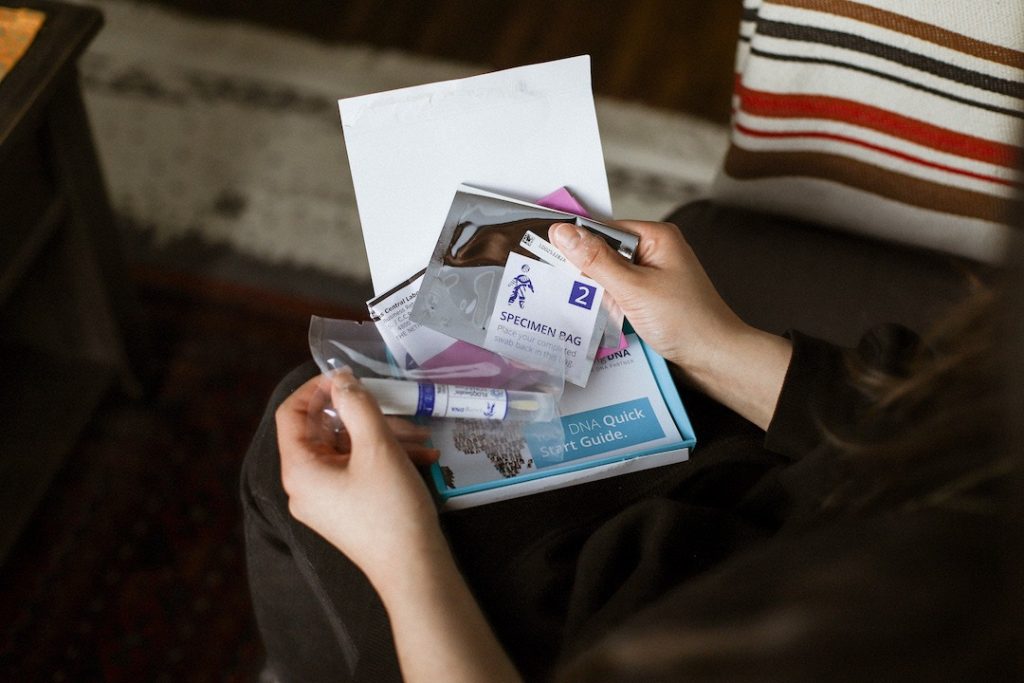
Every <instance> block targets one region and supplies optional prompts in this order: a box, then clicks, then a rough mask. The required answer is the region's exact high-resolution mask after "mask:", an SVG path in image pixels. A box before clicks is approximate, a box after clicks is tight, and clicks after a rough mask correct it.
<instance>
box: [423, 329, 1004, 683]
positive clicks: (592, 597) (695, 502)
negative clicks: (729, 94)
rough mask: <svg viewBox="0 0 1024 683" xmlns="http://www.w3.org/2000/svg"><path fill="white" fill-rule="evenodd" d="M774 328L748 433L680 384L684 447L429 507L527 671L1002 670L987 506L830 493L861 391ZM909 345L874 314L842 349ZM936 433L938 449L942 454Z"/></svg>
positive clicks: (888, 363) (778, 677)
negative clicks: (773, 400) (479, 504)
mask: <svg viewBox="0 0 1024 683" xmlns="http://www.w3.org/2000/svg"><path fill="white" fill-rule="evenodd" d="M790 337H791V338H792V340H793V345H794V354H793V360H792V362H791V364H790V368H789V371H788V373H787V376H786V379H785V383H784V386H783V389H782V393H781V396H780V399H779V404H778V407H777V409H776V412H775V416H774V418H773V420H772V423H771V425H770V426H769V429H768V431H767V433H765V432H763V431H761V430H759V429H757V428H756V427H754V426H753V425H751V424H750V423H749V422H747V421H745V420H743V419H742V418H740V417H739V416H737V415H736V414H734V413H732V412H731V411H728V410H727V409H725V408H723V407H721V406H719V405H717V404H714V403H713V402H711V401H710V400H708V399H707V398H705V397H703V396H701V395H700V394H697V393H694V392H684V402H685V404H686V406H687V409H688V411H689V412H690V416H691V419H692V422H693V424H694V427H695V429H696V431H697V438H698V446H697V448H696V449H695V451H694V453H693V454H692V458H691V460H690V462H688V463H682V464H679V465H675V466H670V467H665V468H660V469H656V470H652V471H649V472H640V473H636V474H632V475H626V476H622V477H617V478H613V479H610V480H605V481H600V482H593V483H591V484H586V485H582V486H577V487H572V488H567V489H562V490H559V491H554V492H549V493H545V494H539V495H536V496H530V497H526V498H521V499H517V500H512V501H506V502H503V503H499V504H494V505H489V506H485V507H483V508H478V509H475V510H468V511H463V512H455V513H448V514H446V515H444V516H443V518H442V519H443V524H444V526H445V530H446V532H447V533H448V535H449V538H450V540H451V542H452V546H453V548H454V549H455V551H456V555H457V556H458V558H459V560H460V562H461V565H462V568H463V571H464V573H465V575H466V578H467V580H468V581H469V582H470V585H471V586H472V588H473V589H474V591H475V593H476V595H477V597H478V599H479V600H480V602H481V604H482V606H483V608H484V610H485V612H486V613H487V615H488V617H489V618H490V620H491V622H492V624H493V625H494V627H495V631H496V632H497V634H498V637H499V639H500V640H501V641H502V643H503V644H504V645H505V647H506V648H507V650H508V651H509V653H510V655H511V656H512V657H513V660H514V661H515V662H516V663H517V664H518V665H519V666H520V668H521V670H522V671H523V673H524V675H526V676H527V678H528V679H530V680H538V679H544V678H547V677H549V676H550V675H551V670H552V667H554V666H555V665H556V662H561V663H562V665H563V666H564V664H565V663H566V662H572V663H573V664H572V665H571V666H570V669H569V670H570V671H574V672H575V673H577V674H580V678H579V680H644V681H646V680H680V679H683V680H698V681H718V680H721V681H740V680H742V681H747V680H751V681H762V680H763V681H793V680H808V681H811V680H814V681H821V680H837V679H839V680H872V679H873V680H908V679H909V680H969V679H973V680H985V679H986V678H987V680H1003V676H1005V675H1007V672H1008V668H1007V667H1010V666H1012V665H1013V664H1015V662H1013V661H1012V660H1013V658H1014V657H1015V655H1012V656H1011V655H1010V654H1008V653H1013V652H1015V650H1014V649H1013V648H1014V646H1015V645H1016V644H1017V643H1016V641H1017V640H1018V638H1019V634H1012V633H1008V632H1007V631H1006V629H1005V628H1004V626H1005V624H1006V623H1007V622H1006V620H1005V619H1002V618H1001V617H997V616H996V615H997V613H998V614H1001V612H999V610H1000V609H1001V608H1002V607H1005V606H1004V605H1000V602H999V601H1000V595H1001V588H1002V587H1004V586H1005V585H1008V584H1006V583H1004V582H1005V581H1007V578H1008V577H1006V576H1004V575H1003V572H1004V570H1005V562H1004V557H1003V555H1004V550H1003V545H1002V543H1004V542H1005V541H1006V540H1007V539H1006V537H1005V535H1006V534H1007V533H1009V532H1008V530H1007V528H1006V527H1005V526H1004V525H1003V522H1004V521H1005V520H1004V519H1003V518H1002V517H999V516H996V517H993V516H992V515H986V514H979V513H978V512H977V511H972V512H964V511H957V510H952V509H948V508H944V507H941V506H899V507H892V508H885V507H882V508H880V509H879V508H877V507H875V508H872V509H870V510H844V509H842V508H839V509H832V508H830V506H829V505H828V504H827V503H828V501H829V497H830V496H831V495H832V494H833V492H834V491H835V490H836V487H837V486H838V485H839V484H841V483H842V482H843V480H844V476H845V472H844V469H843V467H842V465H841V462H842V460H841V457H840V454H839V453H838V452H837V449H836V448H835V447H834V446H833V445H832V443H833V442H831V441H830V440H829V439H828V438H826V436H825V432H826V430H827V429H829V428H830V427H829V426H830V425H837V426H844V425H845V426H848V425H852V424H858V423H859V422H860V421H861V420H862V418H863V416H864V414H865V411H866V410H867V409H868V405H867V400H866V399H865V397H864V396H863V395H862V394H861V393H859V392H858V391H857V390H855V389H854V388H853V386H852V385H851V383H850V382H849V379H848V376H847V370H846V365H845V364H844V361H843V355H842V352H841V350H840V349H838V348H836V347H833V346H831V345H829V344H827V343H825V342H821V341H819V340H816V339H812V338H809V337H806V336H804V335H801V334H799V333H792V334H791V335H790ZM917 347H918V340H917V338H916V337H915V336H914V335H912V334H911V333H909V332H907V331H906V330H905V329H903V328H899V327H894V326H886V327H882V328H878V329H876V330H874V331H872V332H870V333H869V334H867V335H865V337H864V338H863V339H862V341H861V343H860V345H859V346H858V348H857V350H856V353H857V355H858V356H859V357H860V359H861V360H862V361H863V362H864V363H865V364H867V365H868V366H870V367H873V368H876V369H878V370H881V371H883V372H885V373H888V374H897V375H900V374H903V373H905V372H906V371H907V364H908V361H909V359H910V358H911V357H912V356H913V355H914V353H915V352H916V351H917ZM877 428H879V425H876V429H877ZM880 428H881V429H882V430H883V431H884V430H885V429H898V425H881V426H880ZM949 448H950V450H949V452H948V453H945V454H936V455H937V459H941V458H942V457H950V456H954V457H955V450H956V448H957V446H956V445H955V444H950V446H949ZM879 466H882V464H881V463H880V465H879ZM538 530H543V531H541V532H538ZM612 652H614V653H625V654H622V657H625V659H615V658H612V659H611V660H609V659H608V658H607V655H608V653H612ZM579 657H582V659H578V658H579ZM976 676H981V678H974V677H976ZM659 677H660V678H659ZM1007 680H1011V679H1007Z"/></svg>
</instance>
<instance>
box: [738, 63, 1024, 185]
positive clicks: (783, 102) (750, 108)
mask: <svg viewBox="0 0 1024 683" xmlns="http://www.w3.org/2000/svg"><path fill="white" fill-rule="evenodd" d="M736 92H737V94H738V95H739V96H740V109H741V110H742V111H745V112H747V113H750V114H753V115H755V116H766V117H773V118H817V119H826V120H832V121H840V122H843V123H852V124H855V125H858V126H862V127H864V128H870V129H872V130H876V131H878V132H880V133H886V134H888V135H892V136H894V137H899V138H903V139H904V140H907V141H909V142H914V143H916V144H919V145H923V146H925V147H931V148H932V149H936V150H939V151H942V152H947V153H949V154H956V155H958V156H962V157H966V158H968V159H974V160H975V161H983V162H986V163H990V164H995V165H997V166H1003V167H1004V168H1016V165H1017V153H1018V151H1019V150H1018V149H1017V148H1016V147H1013V146H1012V145H1005V144H1001V143H998V142H993V141H991V140H986V139H984V138H979V137H976V136H973V135H965V134H963V133H958V132H956V131H953V130H950V129H948V128H941V127H939V126H935V125H932V124H930V123H926V122H924V121H920V120H918V119H912V118H909V117H907V116H902V115H900V114H896V113H894V112H891V111H888V110H886V109H881V108H879V107H874V106H871V105H868V104H863V103H860V102H855V101H853V100H846V99H842V98H839V97H830V96H826V95H793V94H779V93H770V92H764V91H760V90H753V89H751V88H747V87H745V86H744V85H743V84H742V82H739V80H737V83H736Z"/></svg>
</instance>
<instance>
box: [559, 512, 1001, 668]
mask: <svg viewBox="0 0 1024 683" xmlns="http://www.w3.org/2000/svg"><path fill="white" fill-rule="evenodd" d="M1015 533H1016V532H1015V531H1014V526H1013V524H1011V522H1010V520H1009V519H1008V517H1006V516H997V515H991V516H984V515H978V514H967V513H961V512H956V511H944V510H936V509H930V510H916V511H912V512H906V513H903V514H887V515H878V516H875V517H870V518H860V519H846V520H843V521H841V522H837V523H835V524H830V525H823V526H821V527H819V528H818V529H817V530H816V531H814V532H811V533H806V534H799V535H790V536H788V537H782V538H777V539H774V540H773V541H772V542H770V543H766V544H763V545H761V546H760V547H758V548H755V549H752V550H751V551H750V552H748V553H744V554H743V555H742V556H741V557H736V558H735V559H733V560H731V561H729V562H727V563H726V564H724V565H722V566H721V568H719V569H718V570H716V571H714V572H712V573H709V574H707V575H705V576H703V577H700V578H699V579H697V580H694V581H692V582H687V583H684V584H682V585H680V586H679V587H678V588H676V589H675V590H674V591H672V592H669V593H668V594H667V595H666V596H665V597H664V598H663V599H662V600H660V601H659V602H658V603H657V604H656V605H653V606H652V607H650V608H649V609H647V610H645V611H643V612H641V613H639V614H638V615H636V616H635V617H634V618H633V619H632V620H631V621H630V622H629V623H627V624H625V625H623V626H622V627H620V628H619V629H617V630H616V631H614V632H612V633H611V634H609V636H607V637H606V638H605V640H604V641H603V642H600V643H598V644H597V645H596V646H595V647H592V648H590V649H589V650H588V651H587V652H586V653H584V654H582V655H580V656H578V657H577V658H575V660H574V661H573V662H572V663H570V664H569V665H568V666H566V667H565V669H564V670H563V675H562V676H561V677H560V678H558V679H557V680H559V681H560V683H576V682H577V681H597V680H600V681H608V682H617V681H639V680H643V681H653V682H661V681H665V682H667V681H679V680H682V681H701V682H708V683H710V682H719V681H747V682H751V683H753V682H755V681H756V682H760V683H766V682H769V681H785V682H786V683H795V682H802V681H808V682H810V681H814V682H817V681H851V682H852V681H878V680H891V681H981V680H1021V679H1020V678H1019V674H1020V673H1021V670H1020V669H1019V668H1017V665H1018V664H1019V662H1020V657H1019V653H1020V649H1019V647H1020V636H1019V633H1020V631H1019V630H1018V629H1019V628H1020V623H1021V622H1020V614H1019V611H1018V609H1016V608H1014V607H1009V606H1007V604H1006V603H1007V600H1006V596H1007V594H1008V591H1010V590H1011V587H1012V586H1013V585H1015V584H1014V583H1012V582H1013V581H1015V578H1014V576H1013V574H1012V573H1011V572H1010V571H1009V570H1010V569H1011V568H1012V567H1013V566H1014V565H1012V564H1011V561H1010V560H1008V559H1007V554H1006V551H1005V548H1006V546H1007V544H1008V543H1011V542H1012V538H1013V537H1014V536H1013V534H1015ZM1014 594H1016V593H1014ZM1011 634H1012V635H1011Z"/></svg>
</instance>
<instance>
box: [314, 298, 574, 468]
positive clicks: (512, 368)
mask: <svg viewBox="0 0 1024 683" xmlns="http://www.w3.org/2000/svg"><path fill="white" fill-rule="evenodd" d="M309 345H310V351H311V353H312V355H313V359H314V360H315V361H316V364H317V366H318V367H319V368H320V370H321V372H323V373H324V374H326V375H330V374H333V373H335V372H337V371H339V370H342V369H345V368H347V369H349V370H351V371H352V373H353V374H354V375H355V376H356V377H358V378H359V379H360V381H361V382H362V383H363V385H364V386H366V388H367V389H368V390H369V391H370V393H371V394H373V395H374V396H375V397H376V398H377V401H378V403H379V404H380V405H381V409H382V411H383V412H384V413H385V414H389V415H403V416H407V417H409V418H412V419H415V420H416V421H418V422H421V423H425V424H427V425H428V426H429V427H430V429H431V432H432V434H433V435H434V436H435V437H437V438H439V439H440V440H441V441H442V442H444V443H445V444H446V445H447V448H448V450H450V451H451V450H457V451H459V452H460V453H461V454H468V455H472V454H474V453H476V454H478V455H480V456H483V457H484V458H485V460H486V461H487V462H489V463H490V465H484V466H491V467H494V468H495V469H498V470H499V471H500V472H513V471H517V468H519V469H522V468H524V467H526V468H529V467H532V466H533V463H532V461H531V462H528V457H527V456H526V455H525V454H528V453H529V449H528V447H527V442H526V439H527V435H529V438H530V439H532V440H543V441H544V442H550V443H561V442H564V439H565V432H564V428H563V426H562V421H561V419H560V416H559V414H558V402H559V400H560V399H561V396H562V392H563V389H564V379H563V378H562V377H561V376H560V374H558V373H557V372H545V371H543V370H539V369H537V368H530V367H525V366H523V365H521V364H518V363H515V362H511V361H509V360H508V359H505V358H503V357H501V356H499V355H497V354H494V353H491V352H488V351H485V350H484V349H475V348H471V347H469V345H464V346H465V347H467V350H468V351H469V352H468V353H466V354H464V355H463V356H462V357H461V358H457V359H455V360H457V361H458V362H455V363H452V364H450V365H432V366H431V367H419V366H416V365H415V364H412V365H410V366H402V365H400V364H399V363H397V362H396V359H395V358H394V357H393V356H392V354H391V353H390V352H389V350H388V347H387V345H386V344H385V342H384V340H383V338H382V337H381V336H380V333H379V332H378V330H377V329H376V327H375V326H374V325H372V324H370V323H359V322H355V321H350V320H334V319H328V318H321V317H317V316H314V317H313V318H312V319H311V320H310V327H309ZM449 359H452V357H449ZM311 429H315V430H317V431H318V432H319V433H320V437H319V438H321V440H328V441H329V440H330V439H335V441H337V439H338V438H339V435H341V434H342V433H343V432H344V425H343V424H342V422H341V420H340V418H339V417H338V415H337V413H336V412H335V411H334V409H333V407H332V406H330V405H329V404H328V405H326V406H325V407H324V410H323V411H322V414H320V415H318V416H316V418H315V420H314V421H313V423H312V424H311ZM517 453H518V456H517Z"/></svg>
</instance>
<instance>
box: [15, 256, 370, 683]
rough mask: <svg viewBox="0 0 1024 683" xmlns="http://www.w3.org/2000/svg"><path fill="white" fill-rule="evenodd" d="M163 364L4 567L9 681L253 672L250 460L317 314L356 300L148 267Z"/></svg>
mask: <svg viewBox="0 0 1024 683" xmlns="http://www.w3.org/2000/svg"><path fill="white" fill-rule="evenodd" d="M136 281H137V284H138V286H139V295H140V299H141V302H142V307H143V313H144V316H145V321H146V323H147V329H148V330H149V333H150V341H152V342H153V343H154V347H155V349H154V351H155V357H156V358H155V359H156V361H157V362H158V364H159V366H160V367H161V368H162V369H163V370H162V372H161V374H160V377H159V380H158V381H157V383H156V384H155V386H154V387H153V391H152V393H151V395H150V396H149V397H147V398H145V399H144V400H140V401H134V402H128V401H125V400H124V399H120V398H117V397H112V398H111V399H110V400H109V402H108V403H107V404H106V405H105V406H104V407H103V408H102V409H101V410H100V411H99V413H98V414H97V415H96V418H95V419H94V421H93V423H92V425H91V426H90V427H89V429H88V431H87V433H86V434H85V435H84V437H83V438H82V441H81V443H80V445H79V447H78V448H77V449H76V450H75V451H74V452H73V453H72V454H71V455H70V457H69V458H68V461H67V463H66V465H65V467H64V469H63V470H62V471H61V473H60V474H59V475H58V477H57V478H56V480H55V481H54V483H53V485H52V486H51V488H50V491H49V493H48V495H47V497H46V498H45V499H44V501H43V503H42V505H41V506H40V508H39V510H38V511H37V514H36V516H35V518H34V519H33V521H32V522H31V524H30V525H29V527H28V528H27V529H26V530H25V532H24V533H23V535H22V537H21V540H20V541H19V543H18V545H16V546H15V547H14V549H13V550H12V553H11V557H10V559H9V560H8V561H7V562H6V564H5V565H4V567H3V568H2V571H0V680H3V681H108V682H110V683H117V682H124V683H129V682H131V683H136V682H138V681H252V680H255V679H256V676H257V674H258V671H259V668H260V666H261V663H262V651H261V645H260V642H259V638H258V635H257V633H256V630H255V626H254V622H253V618H252V609H251V606H250V603H249V596H248V589H247V585H246V579H245V573H244V549H243V545H242V535H241V517H240V506H239V503H238V476H239V467H240V464H241V461H242V457H243V455H244V453H245V449H246V447H247V445H248V442H249V439H250V438H251V435H252V433H253V431H254V430H255V428H256V425H257V424H258V421H259V419H260V416H261V414H262V412H263V409H264V405H265V402H266V399H267V397H268V396H269V394H270V392H271V390H272V389H273V387H274V385H275V384H276V383H277V381H278V380H279V379H280V378H281V376H282V375H283V374H284V373H285V372H287V371H288V370H289V369H291V368H292V367H294V366H295V365H297V364H299V363H300V362H302V361H304V360H305V359H306V357H307V356H308V351H307V348H306V332H305V330H306V325H307V324H308V320H309V315H310V314H311V313H314V312H316V313H320V314H326V315H333V316H341V317H351V316H353V315H355V314H356V313H357V312H354V311H345V310H340V309H336V308H331V307H329V306H324V305H317V304H311V303H310V302H306V301H301V300H297V299H294V298H291V297H286V296H280V295H275V294H274V293H272V292H265V291H258V290H251V289H247V288H244V287H238V286H234V285H224V284H217V283H215V282H212V281H202V280H191V279H188V278H183V277H181V276H168V275H166V274H165V273H162V272H155V271H140V270H136Z"/></svg>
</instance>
